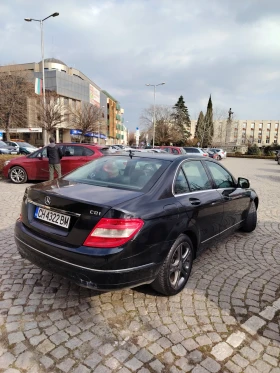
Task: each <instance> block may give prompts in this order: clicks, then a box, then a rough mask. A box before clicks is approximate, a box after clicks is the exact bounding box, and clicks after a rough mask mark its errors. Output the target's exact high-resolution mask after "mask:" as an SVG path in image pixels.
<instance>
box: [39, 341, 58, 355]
mask: <svg viewBox="0 0 280 373" xmlns="http://www.w3.org/2000/svg"><path fill="white" fill-rule="evenodd" d="M54 348H55V345H54V344H53V343H51V341H49V340H48V339H46V340H45V341H44V342H42V343H41V344H39V346H38V347H37V348H36V349H37V351H39V352H41V354H46V353H48V352H50V351H51V350H53V349H54Z"/></svg>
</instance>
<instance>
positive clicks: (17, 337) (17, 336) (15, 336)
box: [8, 332, 25, 345]
mask: <svg viewBox="0 0 280 373" xmlns="http://www.w3.org/2000/svg"><path fill="white" fill-rule="evenodd" d="M8 339H9V344H10V345H11V344H13V343H19V342H22V341H24V340H25V336H24V335H23V333H22V332H17V333H10V334H9V335H8Z"/></svg>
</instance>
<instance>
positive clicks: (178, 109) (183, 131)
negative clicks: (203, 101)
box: [172, 96, 191, 145]
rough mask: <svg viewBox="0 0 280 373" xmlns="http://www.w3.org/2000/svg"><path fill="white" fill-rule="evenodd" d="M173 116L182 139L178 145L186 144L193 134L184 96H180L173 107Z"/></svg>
mask: <svg viewBox="0 0 280 373" xmlns="http://www.w3.org/2000/svg"><path fill="white" fill-rule="evenodd" d="M172 118H173V120H174V125H175V127H176V129H177V131H178V133H180V140H179V141H177V142H176V143H177V144H178V145H184V144H185V143H186V140H187V139H188V138H189V137H190V135H191V133H190V131H189V130H190V128H191V120H190V115H189V111H188V108H187V106H186V105H185V101H184V98H183V96H180V97H179V99H178V101H177V103H176V104H175V106H174V107H173V114H172Z"/></svg>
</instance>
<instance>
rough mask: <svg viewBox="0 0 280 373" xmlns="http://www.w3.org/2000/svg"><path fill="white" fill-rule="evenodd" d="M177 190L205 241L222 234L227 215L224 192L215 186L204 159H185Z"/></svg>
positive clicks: (201, 240) (180, 199) (179, 174)
mask: <svg viewBox="0 0 280 373" xmlns="http://www.w3.org/2000/svg"><path fill="white" fill-rule="evenodd" d="M174 194H175V197H176V198H177V199H178V201H179V202H180V203H181V205H182V207H183V209H184V211H186V212H187V213H188V215H189V218H190V219H191V224H193V225H194V226H196V227H197V234H198V237H199V241H200V242H201V244H202V245H203V244H207V243H208V242H209V241H210V240H211V239H214V238H215V237H217V236H218V234H219V232H220V226H221V223H222V219H223V201H222V198H221V195H220V194H219V193H218V192H217V191H216V190H215V189H213V185H212V181H211V180H210V178H209V177H208V175H207V172H206V170H205V168H204V167H203V164H202V163H201V162H200V161H196V160H192V161H185V162H183V163H182V165H181V167H180V169H179V171H178V173H177V176H176V179H175V183H174Z"/></svg>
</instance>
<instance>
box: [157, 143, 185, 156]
mask: <svg viewBox="0 0 280 373" xmlns="http://www.w3.org/2000/svg"><path fill="white" fill-rule="evenodd" d="M160 149H162V150H164V151H166V152H167V153H170V154H174V155H178V154H186V152H185V150H184V148H182V147H180V146H167V145H163V146H160Z"/></svg>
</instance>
